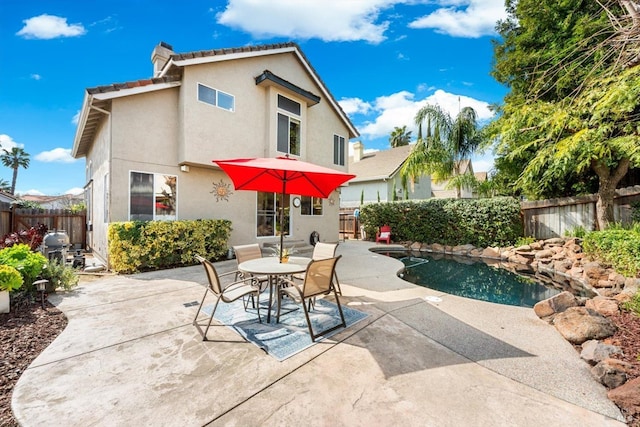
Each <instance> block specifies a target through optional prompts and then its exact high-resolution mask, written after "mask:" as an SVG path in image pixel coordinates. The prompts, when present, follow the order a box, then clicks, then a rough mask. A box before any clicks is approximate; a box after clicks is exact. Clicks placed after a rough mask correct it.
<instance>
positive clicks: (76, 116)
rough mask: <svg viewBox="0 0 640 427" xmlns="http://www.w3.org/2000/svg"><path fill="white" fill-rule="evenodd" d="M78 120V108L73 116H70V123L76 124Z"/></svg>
mask: <svg viewBox="0 0 640 427" xmlns="http://www.w3.org/2000/svg"><path fill="white" fill-rule="evenodd" d="M79 121H80V110H78V111H77V112H76V113H75V114H74V115H73V117H72V118H71V123H72V124H74V125H77V124H78V122H79Z"/></svg>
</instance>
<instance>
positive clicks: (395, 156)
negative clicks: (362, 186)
mask: <svg viewBox="0 0 640 427" xmlns="http://www.w3.org/2000/svg"><path fill="white" fill-rule="evenodd" d="M412 148H413V145H404V146H402V147H396V148H391V149H389V150H384V151H374V152H371V153H367V154H365V155H364V157H363V158H362V159H360V161H357V162H354V161H353V158H349V173H352V174H354V175H355V176H356V177H355V178H354V179H352V180H351V181H350V182H354V183H355V182H359V181H376V180H380V179H388V178H391V177H392V176H394V175H395V174H396V173H397V172H398V171H399V170H400V167H402V165H403V164H404V162H405V161H406V160H407V157H409V153H410V152H411V149H412Z"/></svg>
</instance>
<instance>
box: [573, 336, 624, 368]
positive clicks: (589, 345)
mask: <svg viewBox="0 0 640 427" xmlns="http://www.w3.org/2000/svg"><path fill="white" fill-rule="evenodd" d="M621 353H622V350H620V347H617V346H615V345H611V344H605V343H603V342H601V341H598V340H589V341H585V342H584V343H582V351H581V352H580V358H581V359H583V360H585V361H586V362H587V363H589V364H590V365H595V364H597V363H599V362H602V361H603V360H606V359H610V358H611V356H612V355H614V354H621Z"/></svg>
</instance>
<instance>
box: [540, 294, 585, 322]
mask: <svg viewBox="0 0 640 427" xmlns="http://www.w3.org/2000/svg"><path fill="white" fill-rule="evenodd" d="M576 306H578V302H577V300H576V297H575V296H574V295H573V294H572V293H571V292H569V291H564V292H560V293H559V294H557V295H554V296H552V297H551V298H547V299H545V300H542V301H539V302H537V303H536V304H535V305H534V306H533V311H534V312H535V313H536V315H537V316H538V317H539V318H541V319H542V318H544V317H548V316H551V315H554V314H556V313H562V312H563V311H565V310H566V309H568V308H569V307H576Z"/></svg>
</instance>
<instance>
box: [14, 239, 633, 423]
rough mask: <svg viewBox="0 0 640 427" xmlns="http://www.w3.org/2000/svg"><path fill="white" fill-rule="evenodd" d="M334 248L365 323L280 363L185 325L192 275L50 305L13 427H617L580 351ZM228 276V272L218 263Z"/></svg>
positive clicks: (196, 291)
mask: <svg viewBox="0 0 640 427" xmlns="http://www.w3.org/2000/svg"><path fill="white" fill-rule="evenodd" d="M373 246H375V245H374V244H373V243H371V242H361V241H346V242H343V243H342V242H341V243H340V245H339V247H338V254H341V255H343V258H342V259H341V260H340V262H339V263H338V275H339V278H340V284H341V287H342V292H343V295H344V296H343V297H342V298H341V301H342V303H343V304H346V305H348V306H349V307H352V308H355V309H358V310H362V311H366V312H367V313H368V314H369V317H368V318H367V319H365V320H364V321H362V322H360V323H357V324H356V325H354V326H352V327H350V328H348V329H346V330H344V331H341V332H339V333H338V334H336V335H334V336H333V337H331V339H329V340H327V341H323V342H321V343H318V344H316V345H314V346H312V347H311V348H309V349H307V350H305V351H303V352H301V353H298V354H297V355H295V356H293V357H291V358H289V359H287V360H285V361H283V362H278V361H277V360H276V359H275V358H273V357H271V356H269V355H267V354H265V353H264V352H263V351H262V350H260V349H258V348H257V347H256V346H254V345H253V344H251V343H247V342H245V341H244V340H243V339H242V338H241V337H240V336H239V335H238V334H236V333H235V332H233V331H232V330H231V329H229V328H227V327H225V326H220V325H218V324H215V323H214V326H212V328H211V329H210V331H209V338H210V340H211V341H207V342H203V341H202V340H201V337H200V335H199V334H198V332H197V330H196V329H195V328H194V327H193V326H192V324H191V321H192V319H193V316H194V315H195V312H196V309H197V306H190V305H189V304H187V306H185V304H186V303H190V302H192V301H199V299H200V298H201V297H202V293H203V288H202V284H204V283H205V281H206V278H205V275H204V270H203V269H202V267H201V266H193V267H185V268H179V269H173V270H165V271H158V272H149V273H142V274H136V275H130V276H113V277H106V278H103V279H101V280H98V281H94V282H91V283H86V284H83V285H82V286H80V287H78V288H77V289H76V290H74V291H73V292H69V293H57V294H54V295H52V296H51V297H50V301H51V302H52V303H54V304H55V305H56V306H57V307H59V308H60V309H61V310H62V311H64V313H65V314H66V315H67V317H68V319H69V324H68V326H67V328H66V329H65V330H64V332H63V333H62V334H61V335H60V336H59V337H58V338H57V339H56V340H55V341H54V342H53V343H52V344H51V345H50V346H49V347H48V348H47V349H46V350H45V351H44V352H43V353H42V354H41V355H40V356H39V357H38V358H37V359H36V360H35V361H34V362H33V363H32V364H31V366H30V367H29V368H28V369H27V370H26V371H25V372H24V373H23V375H22V377H21V378H20V380H19V381H18V383H17V385H16V387H15V389H14V392H13V400H12V409H13V411H14V414H15V416H16V418H17V419H18V421H19V422H20V424H21V425H22V426H42V425H47V426H50V425H64V426H87V425H92V426H116V425H127V426H129V425H132V426H133V425H154V426H202V425H211V426H260V425H269V426H273V425H279V426H287V425H300V424H305V425H308V426H342V425H348V426H438V427H440V426H456V427H457V426H492V427H493V426H535V427H539V426H545V427H550V426H563V427H567V426H576V427H587V426H594V427H595V426H598V427H600V426H624V425H625V424H624V422H622V421H623V417H622V415H621V414H620V411H619V410H618V408H617V407H616V406H615V405H614V404H613V403H612V402H611V401H610V400H609V399H608V398H607V396H606V389H605V388H604V387H603V386H602V385H600V384H599V383H597V382H596V381H595V380H594V379H593V377H592V376H591V374H590V373H589V367H588V365H587V364H586V363H585V362H583V361H582V360H580V358H579V355H578V353H577V352H576V351H575V349H574V348H573V347H572V346H571V345H570V344H569V343H568V342H567V341H565V340H564V339H563V338H562V337H561V336H560V334H559V333H558V332H557V331H556V330H555V328H554V327H553V326H550V325H549V324H547V323H546V322H544V321H542V320H540V319H538V318H537V316H536V315H535V314H534V313H533V310H532V309H529V308H522V307H513V306H506V305H498V304H493V303H488V302H482V301H475V300H472V299H466V298H461V297H456V296H452V295H448V294H444V293H442V292H436V291H433V290H430V289H427V288H422V287H419V286H415V285H413V284H410V283H407V282H405V281H403V280H401V279H399V278H398V277H397V276H396V273H397V272H398V271H399V270H400V269H401V268H402V267H403V265H402V263H401V262H400V261H399V260H396V259H392V258H388V257H385V256H383V255H379V254H375V253H372V252H370V251H369V248H371V247H373ZM216 267H217V268H218V269H219V270H220V271H221V272H224V271H231V270H233V269H234V268H235V261H223V262H220V263H217V264H216Z"/></svg>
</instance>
